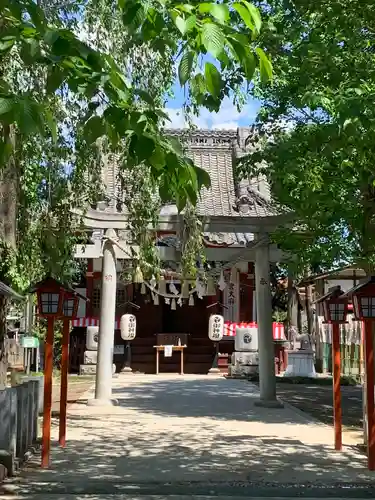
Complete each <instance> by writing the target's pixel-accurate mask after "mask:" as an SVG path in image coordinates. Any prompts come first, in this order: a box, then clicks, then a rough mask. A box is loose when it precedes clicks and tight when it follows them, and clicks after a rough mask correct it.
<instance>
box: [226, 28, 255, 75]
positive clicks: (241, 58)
mask: <svg viewBox="0 0 375 500" xmlns="http://www.w3.org/2000/svg"><path fill="white" fill-rule="evenodd" d="M229 41H230V44H231V47H232V48H233V55H234V56H235V58H236V59H237V60H238V62H239V63H240V64H241V66H242V68H243V70H244V73H245V76H246V79H247V80H248V81H251V80H252V78H253V76H254V72H255V69H256V66H257V63H256V59H255V56H254V54H253V53H252V52H251V51H250V49H249V48H248V47H247V46H246V45H245V44H243V43H240V42H238V41H237V40H236V39H234V38H232V37H231V38H229Z"/></svg>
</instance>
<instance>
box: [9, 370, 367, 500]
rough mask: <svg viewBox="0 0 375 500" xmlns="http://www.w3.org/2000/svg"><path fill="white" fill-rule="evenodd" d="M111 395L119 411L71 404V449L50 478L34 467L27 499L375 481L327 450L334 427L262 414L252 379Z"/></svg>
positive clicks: (361, 466) (56, 457)
mask: <svg viewBox="0 0 375 500" xmlns="http://www.w3.org/2000/svg"><path fill="white" fill-rule="evenodd" d="M113 392H114V397H116V398H117V399H118V402H119V405H118V406H115V407H113V408H112V409H110V410H108V408H107V409H106V413H105V414H104V413H103V410H102V409H100V408H90V410H88V407H87V406H84V404H83V402H82V404H80V405H74V407H72V409H71V410H70V414H69V421H68V436H67V438H68V445H67V448H66V449H64V450H61V449H58V448H57V447H56V445H54V450H53V455H52V468H51V469H50V470H48V471H41V470H40V469H38V464H36V463H34V464H31V466H30V467H29V468H28V470H26V471H25V472H24V473H23V478H25V479H26V482H25V483H23V479H22V477H21V481H20V483H19V488H18V491H19V494H25V495H26V494H27V498H28V499H29V500H34V499H37V498H38V494H41V492H42V491H44V492H45V489H46V486H45V484H43V483H48V486H47V487H48V491H51V492H54V493H56V494H58V493H60V494H64V493H67V492H72V491H74V492H76V493H81V494H83V493H85V494H99V493H102V494H111V493H112V494H113V493H116V492H119V491H123V490H124V488H125V489H126V488H130V487H131V488H133V489H134V488H135V489H136V490H137V488H138V489H139V488H143V489H144V488H146V489H147V488H149V489H150V492H151V493H155V494H157V493H158V492H159V490H160V489H163V488H164V489H165V488H169V489H170V488H172V490H173V488H175V489H176V490H177V493H178V492H179V491H181V488H185V489H186V488H191V487H192V485H193V486H194V488H195V492H197V491H198V490H199V488H204V487H205V486H204V485H208V486H206V488H207V487H208V488H211V489H212V488H215V485H218V484H219V485H220V488H221V489H222V488H224V487H225V485H228V484H229V483H230V482H234V483H235V484H237V485H240V484H242V483H243V484H245V485H247V486H249V487H250V486H251V487H252V488H253V489H254V491H258V490H259V489H262V488H263V489H264V488H273V489H274V492H275V491H276V494H275V495H274V496H277V495H279V493H280V492H279V489H280V486H281V485H282V488H287V487H288V485H293V486H295V485H299V486H300V487H301V488H302V485H308V484H310V485H311V484H314V486H316V487H317V486H319V485H321V486H322V487H324V485H325V486H327V487H331V488H336V487H338V485H340V484H343V483H344V484H346V485H348V484H351V485H354V484H355V483H358V484H362V485H364V486H365V485H368V484H371V482H373V479H374V477H375V476H374V475H373V474H371V473H369V472H368V471H366V460H365V457H363V456H361V455H359V454H358V453H357V452H356V451H355V450H354V449H352V448H350V447H348V448H347V449H346V450H345V452H343V453H337V452H334V451H333V449H332V446H330V445H327V444H324V438H323V437H322V438H321V436H320V435H319V434H320V433H322V432H328V430H327V428H324V427H322V426H319V425H317V424H315V423H314V422H312V423H308V421H307V420H306V419H304V418H303V417H302V416H301V415H300V414H298V413H294V412H293V411H292V410H291V409H290V408H285V409H277V410H275V409H272V410H270V409H269V410H266V409H259V408H257V407H255V406H254V401H255V399H257V398H258V394H257V392H256V389H255V388H254V387H253V386H252V385H251V384H249V383H246V382H242V381H226V380H224V379H215V380H210V379H207V378H204V379H203V378H202V379H198V380H193V379H192V380H189V379H185V378H181V379H170V380H166V379H162V380H158V379H157V378H155V379H154V380H153V381H152V382H149V381H148V382H146V383H141V382H135V381H134V379H132V380H131V382H129V383H127V384H126V386H124V387H118V388H116V389H114V391H113ZM55 424H56V422H55ZM322 429H323V430H322ZM130 485H132V486H130ZM197 488H198V490H197ZM257 489H258V490H257ZM172 490H171V491H172ZM172 492H173V491H172ZM195 494H197V493H195ZM206 494H207V491H206ZM287 496H288V495H287ZM290 496H291V495H290V494H289V497H290ZM20 498H22V497H20Z"/></svg>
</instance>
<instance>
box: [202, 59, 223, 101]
mask: <svg viewBox="0 0 375 500" xmlns="http://www.w3.org/2000/svg"><path fill="white" fill-rule="evenodd" d="M204 76H205V78H206V86H207V89H208V91H209V92H210V94H212V95H213V96H214V97H218V96H219V95H220V90H221V76H220V73H219V71H218V69H217V68H216V66H215V65H214V64H212V63H210V62H206V64H205V66H204Z"/></svg>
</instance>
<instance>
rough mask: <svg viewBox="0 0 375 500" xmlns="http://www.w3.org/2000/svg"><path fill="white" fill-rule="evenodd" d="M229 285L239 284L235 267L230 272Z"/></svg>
mask: <svg viewBox="0 0 375 500" xmlns="http://www.w3.org/2000/svg"><path fill="white" fill-rule="evenodd" d="M229 283H231V284H234V283H237V268H236V267H235V266H234V267H232V269H231V270H230V277H229Z"/></svg>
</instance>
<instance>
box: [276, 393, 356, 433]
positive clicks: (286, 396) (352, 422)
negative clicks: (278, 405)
mask: <svg viewBox="0 0 375 500" xmlns="http://www.w3.org/2000/svg"><path fill="white" fill-rule="evenodd" d="M277 393H278V395H279V396H280V397H281V398H282V399H283V400H284V401H287V402H288V403H289V404H292V405H294V406H296V407H297V408H299V409H300V410H302V411H305V412H307V413H309V414H310V415H312V416H313V417H315V418H317V419H319V420H320V421H321V422H324V423H325V424H328V425H332V424H333V406H332V403H333V400H332V387H325V386H316V385H315V386H314V385H298V384H278V386H277ZM341 403H342V423H343V425H344V426H346V427H348V428H352V429H353V430H362V429H363V409H362V387H341Z"/></svg>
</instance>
